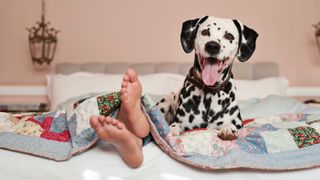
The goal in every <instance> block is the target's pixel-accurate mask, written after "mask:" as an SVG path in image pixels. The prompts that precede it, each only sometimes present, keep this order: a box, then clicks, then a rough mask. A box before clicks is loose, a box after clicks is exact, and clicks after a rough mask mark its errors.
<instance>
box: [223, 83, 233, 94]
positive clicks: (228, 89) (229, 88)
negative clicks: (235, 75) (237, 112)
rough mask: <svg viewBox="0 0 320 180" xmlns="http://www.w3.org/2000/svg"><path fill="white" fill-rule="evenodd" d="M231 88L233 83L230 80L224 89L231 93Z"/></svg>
mask: <svg viewBox="0 0 320 180" xmlns="http://www.w3.org/2000/svg"><path fill="white" fill-rule="evenodd" d="M231 88H232V84H231V82H228V83H227V84H226V85H225V86H224V88H223V91H224V92H225V93H227V94H229V92H230V91H231Z"/></svg>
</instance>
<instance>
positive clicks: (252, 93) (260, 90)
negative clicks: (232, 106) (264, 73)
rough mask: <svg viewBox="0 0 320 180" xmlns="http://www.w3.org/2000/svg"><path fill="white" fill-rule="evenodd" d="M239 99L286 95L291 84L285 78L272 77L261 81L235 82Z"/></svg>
mask: <svg viewBox="0 0 320 180" xmlns="http://www.w3.org/2000/svg"><path fill="white" fill-rule="evenodd" d="M235 84H236V87H237V94H236V95H237V99H238V100H247V99H250V98H259V99H262V98H265V97H267V96H269V95H285V93H286V90H287V88H288V85H289V82H288V80H287V79H286V78H284V77H271V78H264V79H259V80H235Z"/></svg>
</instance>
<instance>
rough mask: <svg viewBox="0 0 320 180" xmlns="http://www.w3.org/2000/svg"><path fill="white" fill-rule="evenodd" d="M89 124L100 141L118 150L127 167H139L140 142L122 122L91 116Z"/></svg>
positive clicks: (140, 156)
mask: <svg viewBox="0 0 320 180" xmlns="http://www.w3.org/2000/svg"><path fill="white" fill-rule="evenodd" d="M90 124H91V127H92V128H93V129H94V130H95V131H96V133H97V135H98V136H99V138H100V139H101V140H103V141H107V142H109V143H111V144H113V145H114V146H115V147H116V148H117V149H118V151H119V153H120V155H121V157H122V158H123V160H124V161H125V162H126V163H127V164H128V166H130V167H132V168H137V167H140V166H141V164H142V162H143V154H142V140H141V139H140V138H138V137H137V136H136V135H134V134H133V133H131V132H130V131H129V130H128V129H127V128H126V126H125V125H124V124H123V123H122V122H120V121H118V120H117V119H111V118H110V117H104V116H99V117H97V116H92V117H91V118H90Z"/></svg>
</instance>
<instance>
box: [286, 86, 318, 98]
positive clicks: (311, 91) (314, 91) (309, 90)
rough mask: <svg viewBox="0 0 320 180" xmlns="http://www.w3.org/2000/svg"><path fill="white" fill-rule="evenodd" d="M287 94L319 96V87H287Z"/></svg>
mask: <svg viewBox="0 0 320 180" xmlns="http://www.w3.org/2000/svg"><path fill="white" fill-rule="evenodd" d="M286 95H288V96H320V87H303V86H301V87H298V86H297V87H289V88H288V89H287V91H286Z"/></svg>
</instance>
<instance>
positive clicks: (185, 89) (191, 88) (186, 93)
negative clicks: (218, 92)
mask: <svg viewBox="0 0 320 180" xmlns="http://www.w3.org/2000/svg"><path fill="white" fill-rule="evenodd" d="M194 90H195V86H194V85H191V86H189V87H186V86H185V87H183V88H182V89H181V92H180V94H182V97H183V98H184V99H185V98H187V97H189V96H190V95H191V92H193V91H194Z"/></svg>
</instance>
